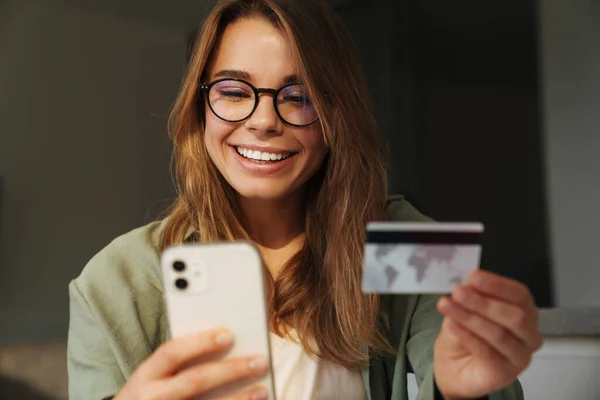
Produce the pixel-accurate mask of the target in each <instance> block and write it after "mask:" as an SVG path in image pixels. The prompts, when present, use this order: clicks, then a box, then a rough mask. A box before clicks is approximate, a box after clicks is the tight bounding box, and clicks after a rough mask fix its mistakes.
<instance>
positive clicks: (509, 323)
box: [433, 271, 542, 400]
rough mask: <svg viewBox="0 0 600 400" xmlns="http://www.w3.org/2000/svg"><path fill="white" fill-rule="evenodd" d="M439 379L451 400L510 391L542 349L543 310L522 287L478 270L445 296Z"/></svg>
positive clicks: (436, 366)
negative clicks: (540, 321) (540, 311)
mask: <svg viewBox="0 0 600 400" xmlns="http://www.w3.org/2000/svg"><path fill="white" fill-rule="evenodd" d="M437 307H438V310H439V311H440V313H442V315H443V316H444V321H443V323H442V328H441V331H440V334H439V336H438V338H437V340H436V342H435V347H434V371H433V373H434V377H435V381H436V384H437V387H438V389H439V391H440V393H441V394H442V395H443V396H444V398H445V399H446V400H455V399H476V398H479V397H483V396H486V395H490V394H492V393H494V392H496V391H498V390H500V389H503V388H505V387H507V386H509V385H510V384H511V383H513V382H514V381H515V379H516V378H517V376H518V375H519V374H520V373H521V372H522V371H523V370H524V369H525V368H526V367H527V366H528V365H529V363H530V361H531V356H532V355H533V353H534V352H535V351H537V350H538V349H539V348H540V347H541V345H542V337H541V335H540V333H539V332H538V327H537V324H538V310H537V307H536V306H535V303H534V301H533V298H532V296H531V294H530V292H529V290H528V289H527V287H525V286H524V285H522V284H521V283H519V282H517V281H514V280H511V279H507V278H503V277H501V276H499V275H496V274H493V273H490V272H485V271H476V272H474V273H473V274H471V276H470V277H469V279H468V281H467V283H466V284H465V285H463V286H460V287H458V288H457V289H455V290H454V291H453V292H452V295H451V297H443V298H441V299H440V300H439V302H438V305H437Z"/></svg>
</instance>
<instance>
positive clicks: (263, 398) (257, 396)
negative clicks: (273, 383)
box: [251, 389, 268, 400]
mask: <svg viewBox="0 0 600 400" xmlns="http://www.w3.org/2000/svg"><path fill="white" fill-rule="evenodd" d="M267 396H268V393H267V391H266V390H265V389H258V390H257V391H256V392H254V393H252V397H251V398H252V400H267Z"/></svg>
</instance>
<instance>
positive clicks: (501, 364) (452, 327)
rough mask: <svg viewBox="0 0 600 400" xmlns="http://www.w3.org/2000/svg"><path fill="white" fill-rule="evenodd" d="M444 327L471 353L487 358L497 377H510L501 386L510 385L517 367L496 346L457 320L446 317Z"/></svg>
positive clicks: (487, 362) (486, 360) (486, 361)
mask: <svg viewBox="0 0 600 400" xmlns="http://www.w3.org/2000/svg"><path fill="white" fill-rule="evenodd" d="M442 329H443V330H446V331H447V332H450V333H451V335H452V336H454V338H455V339H454V340H456V341H458V342H460V343H461V345H462V346H464V348H466V349H467V351H469V352H470V354H473V355H474V356H476V357H477V358H479V359H481V360H485V363H486V364H487V365H493V366H494V373H495V375H496V377H497V378H500V377H502V376H507V377H510V379H509V380H507V382H504V383H503V384H502V385H501V386H502V387H505V386H508V385H509V384H510V383H511V382H512V380H513V379H514V376H515V373H518V372H519V371H515V367H514V366H513V365H512V364H511V363H510V362H508V361H507V360H506V358H505V357H504V356H503V355H502V354H500V353H499V352H498V351H497V350H496V349H495V348H493V347H492V346H490V345H489V344H488V343H487V342H485V341H484V340H482V339H481V338H480V337H479V336H477V335H474V334H473V333H472V332H471V331H469V330H468V329H466V328H465V327H463V326H462V325H460V324H459V323H457V322H454V321H452V320H450V319H448V318H444V322H443V324H442Z"/></svg>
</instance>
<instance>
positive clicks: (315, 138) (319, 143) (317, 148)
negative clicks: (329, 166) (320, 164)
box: [297, 127, 326, 158]
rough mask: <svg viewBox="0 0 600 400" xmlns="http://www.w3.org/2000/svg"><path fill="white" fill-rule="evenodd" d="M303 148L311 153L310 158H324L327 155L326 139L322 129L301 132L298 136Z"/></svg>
mask: <svg viewBox="0 0 600 400" xmlns="http://www.w3.org/2000/svg"><path fill="white" fill-rule="evenodd" d="M297 137H298V138H299V139H300V140H299V141H300V143H301V144H302V147H303V148H304V149H305V150H306V151H307V152H308V153H309V154H308V155H309V157H310V158H322V157H323V155H324V154H325V147H326V146H325V137H324V136H323V130H322V129H321V127H317V128H314V129H310V130H309V131H305V132H300V134H299V135H298V136H297Z"/></svg>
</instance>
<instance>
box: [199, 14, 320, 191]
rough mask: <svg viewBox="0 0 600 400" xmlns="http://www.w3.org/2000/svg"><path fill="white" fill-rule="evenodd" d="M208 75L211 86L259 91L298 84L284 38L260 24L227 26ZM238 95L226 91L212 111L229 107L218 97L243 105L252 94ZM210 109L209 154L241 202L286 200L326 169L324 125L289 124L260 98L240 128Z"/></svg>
mask: <svg viewBox="0 0 600 400" xmlns="http://www.w3.org/2000/svg"><path fill="white" fill-rule="evenodd" d="M207 72H208V73H207V79H206V81H207V82H213V81H215V80H217V79H221V78H240V79H243V80H244V81H247V82H248V83H250V84H252V85H253V86H254V87H256V88H271V89H279V88H281V87H284V86H287V85H288V84H289V83H290V82H294V81H297V79H296V78H295V77H296V73H297V71H296V68H295V64H294V60H293V58H292V55H291V51H290V48H289V45H288V43H287V41H286V39H285V37H284V36H283V35H282V33H281V32H280V31H279V30H278V29H277V28H275V27H274V26H273V25H272V24H271V23H270V22H268V21H267V20H265V19H261V18H250V19H244V20H240V21H237V22H235V23H233V24H231V25H229V26H228V27H227V28H226V30H225V32H224V35H223V38H222V40H221V43H220V45H219V47H218V49H217V50H216V52H215V54H214V58H213V60H212V63H211V65H209V68H208V71H207ZM225 89H227V90H228V91H226V90H225ZM239 90H240V88H239V87H229V88H227V87H225V88H222V90H221V91H220V92H218V93H217V94H216V95H215V97H214V100H211V101H212V103H211V104H213V108H214V109H215V108H217V107H220V106H222V105H223V104H225V103H224V101H221V100H220V98H219V96H230V97H231V96H234V98H233V100H234V101H241V100H240V99H239V98H238V99H237V100H236V98H235V96H242V97H247V94H248V93H246V92H240V91H239ZM219 93H221V94H219ZM296 94H297V93H289V95H290V96H295V95H296ZM290 98H292V97H290ZM219 101H221V104H219ZM227 101H228V102H229V103H226V104H227V105H228V106H227V107H234V106H235V104H233V103H231V101H232V100H231V99H229V100H227ZM245 101H248V100H245ZM230 103H231V104H230ZM206 104H207V106H206V110H205V112H206V130H205V131H206V134H205V143H206V148H207V150H208V154H209V155H210V157H211V159H212V161H213V162H214V163H215V165H216V166H217V168H218V169H219V171H220V172H221V174H222V175H223V177H224V178H225V179H226V180H227V182H229V184H230V185H231V186H232V187H233V188H234V189H235V190H236V191H237V192H238V193H239V194H240V195H241V196H242V197H246V198H254V199H265V200H267V199H268V200H276V199H283V198H285V197H288V196H290V195H292V194H294V193H298V192H299V191H300V190H301V189H302V188H303V186H304V185H305V184H306V182H307V181H308V180H309V178H310V177H311V176H312V175H313V174H314V173H315V172H316V171H317V170H318V169H319V167H320V166H321V165H322V163H323V160H324V158H325V143H324V139H323V132H322V129H321V124H320V122H319V121H317V122H316V123H314V124H312V125H309V126H307V127H294V126H291V125H289V124H286V123H285V122H283V121H282V120H281V119H280V118H279V116H278V115H277V112H276V111H275V107H274V106H273V95H271V94H266V93H265V94H260V95H259V97H258V105H257V108H256V110H255V111H254V113H253V114H252V115H251V116H250V117H249V118H247V119H246V120H244V121H241V122H226V121H223V120H222V119H220V118H218V117H217V116H216V115H215V114H214V113H213V112H212V111H211V109H210V108H209V107H208V102H206ZM224 107H225V106H224ZM227 110H228V108H226V107H225V111H224V113H226V112H228V111H227ZM222 112H223V111H222ZM226 119H233V118H226ZM236 119H237V118H236ZM267 159H268V160H267Z"/></svg>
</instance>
